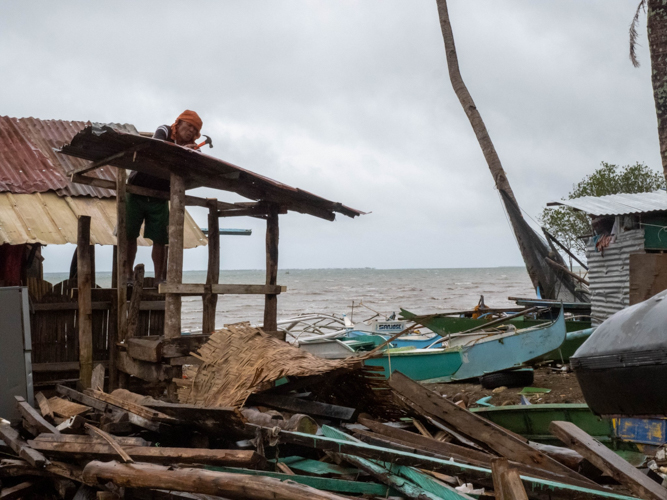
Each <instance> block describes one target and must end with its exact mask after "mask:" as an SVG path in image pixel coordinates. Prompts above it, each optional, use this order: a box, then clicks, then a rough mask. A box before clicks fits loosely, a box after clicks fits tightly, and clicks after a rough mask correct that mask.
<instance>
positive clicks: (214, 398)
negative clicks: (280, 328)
mask: <svg viewBox="0 0 667 500" xmlns="http://www.w3.org/2000/svg"><path fill="white" fill-rule="evenodd" d="M195 356H196V357H197V358H199V359H200V360H201V361H202V362H203V364H202V365H200V366H198V367H191V368H189V369H187V370H184V376H186V377H187V378H188V380H187V381H184V382H185V383H181V384H179V385H181V387H180V388H179V391H178V398H179V400H180V401H181V403H188V404H196V405H200V406H235V407H240V406H242V405H243V404H244V403H245V401H246V399H247V398H248V396H250V394H251V393H252V392H253V391H256V390H260V389H261V388H265V387H267V384H269V383H271V382H275V381H276V380H279V379H281V378H283V377H307V376H312V375H322V374H325V373H327V374H330V373H331V372H334V371H336V372H350V371H353V370H360V369H361V368H362V367H363V359H365V358H364V357H353V358H347V359H323V358H319V357H317V356H314V355H313V354H310V353H309V352H307V351H305V350H302V349H299V348H297V347H294V346H293V345H291V344H288V343H287V342H283V341H282V340H279V339H277V338H275V337H271V336H270V335H267V334H266V333H264V332H263V331H261V330H260V329H259V328H255V327H252V326H250V324H249V323H238V324H235V325H227V328H223V329H221V330H218V331H215V332H213V333H212V334H211V337H210V339H209V341H208V342H207V343H206V344H204V345H203V346H202V347H201V348H200V349H199V352H198V353H197V354H195Z"/></svg>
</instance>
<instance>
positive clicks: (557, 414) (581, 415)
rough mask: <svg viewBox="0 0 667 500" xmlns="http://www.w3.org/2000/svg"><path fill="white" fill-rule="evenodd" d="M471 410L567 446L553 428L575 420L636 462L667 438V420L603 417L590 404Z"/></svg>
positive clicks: (541, 440) (533, 436) (507, 426)
mask: <svg viewBox="0 0 667 500" xmlns="http://www.w3.org/2000/svg"><path fill="white" fill-rule="evenodd" d="M470 411H472V412H473V413H476V414H477V415H480V416H482V417H484V418H486V419H488V420H490V421H492V422H493V423H495V424H498V425H500V426H501V427H504V428H505V429H508V430H510V431H512V432H514V433H516V434H519V435H521V436H523V437H525V438H526V439H529V440H530V441H536V442H538V443H543V444H550V445H554V446H563V443H561V442H560V441H559V440H558V438H556V437H555V436H553V435H551V433H550V432H549V424H550V423H551V422H554V421H565V422H572V423H573V424H575V425H576V426H577V427H579V428H580V429H582V430H583V431H585V432H586V433H588V434H590V435H591V436H593V437H594V438H595V439H597V440H598V441H600V442H601V443H603V444H604V445H605V446H607V447H608V448H610V449H612V450H614V451H615V452H616V453H617V454H618V455H620V456H622V457H623V458H624V459H625V460H627V461H628V462H630V463H632V464H633V465H635V466H638V465H640V464H642V463H643V462H644V460H645V457H646V456H647V455H652V454H654V453H655V450H656V449H657V447H658V446H660V445H661V444H663V443H665V441H666V440H667V434H666V430H667V420H665V419H647V418H643V419H640V418H602V417H598V416H597V415H595V414H594V413H593V412H592V410H591V409H590V408H589V407H588V405H586V404H583V403H582V404H541V405H512V406H492V407H489V408H472V409H471V410H470Z"/></svg>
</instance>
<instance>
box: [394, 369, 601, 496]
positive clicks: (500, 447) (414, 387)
mask: <svg viewBox="0 0 667 500" xmlns="http://www.w3.org/2000/svg"><path fill="white" fill-rule="evenodd" d="M388 382H389V386H390V387H391V388H392V389H393V390H394V392H395V393H396V395H397V396H399V398H400V399H401V400H402V401H405V402H406V403H407V404H409V406H411V407H412V408H414V409H415V410H417V411H419V412H420V413H421V414H426V415H430V416H431V417H435V418H438V419H441V420H443V421H444V422H445V423H446V424H448V425H451V426H452V427H454V428H456V430H457V431H458V432H461V433H462V434H465V435H466V436H470V437H473V438H474V439H475V440H476V441H478V442H482V443H484V444H485V445H486V446H488V447H489V448H490V449H492V450H494V451H495V452H496V453H498V454H500V455H502V456H504V457H505V458H508V459H510V460H513V461H515V462H519V463H523V464H526V465H531V466H537V467H541V468H543V469H545V470H549V471H551V472H555V473H558V474H562V475H563V476H565V477H570V478H572V479H576V480H577V481H580V482H584V483H588V484H590V485H591V486H593V485H595V483H594V482H593V481H591V480H590V479H588V478H586V477H584V476H582V475H581V474H578V473H576V472H574V471H572V470H570V469H569V468H567V467H566V466H564V465H563V464H561V463H559V462H557V461H556V460H554V459H552V458H550V457H548V456H547V455H545V454H544V453H541V452H539V451H537V450H535V449H533V448H532V447H531V446H530V445H529V444H528V441H527V440H526V439H524V438H521V437H520V436H518V435H517V434H514V433H512V432H509V431H507V430H506V429H504V428H503V427H501V426H499V425H496V424H494V423H493V422H490V421H488V420H486V419H484V418H482V417H480V416H479V415H476V414H474V413H472V412H470V411H468V410H465V409H463V408H461V407H459V406H457V405H455V404H454V403H452V402H451V401H449V400H447V399H446V398H443V397H442V396H440V395H439V394H436V393H435V392H433V391H430V390H428V389H426V388H425V387H423V386H422V385H421V384H419V383H417V382H415V381H414V380H412V379H410V378H408V377H406V376H405V375H403V374H402V373H400V372H394V373H393V374H392V376H391V377H390V378H389V381H388Z"/></svg>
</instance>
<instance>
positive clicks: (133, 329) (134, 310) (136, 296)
mask: <svg viewBox="0 0 667 500" xmlns="http://www.w3.org/2000/svg"><path fill="white" fill-rule="evenodd" d="M143 291H144V265H143V264H137V265H136V266H135V267H134V286H133V287H132V298H131V299H130V307H129V310H128V313H127V336H126V337H125V340H126V341H127V339H130V338H132V337H136V335H137V333H138V332H137V330H138V328H139V306H140V305H141V296H142V294H143Z"/></svg>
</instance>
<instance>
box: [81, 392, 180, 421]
mask: <svg viewBox="0 0 667 500" xmlns="http://www.w3.org/2000/svg"><path fill="white" fill-rule="evenodd" d="M84 394H87V395H88V396H92V397H94V398H95V399H99V400H100V401H104V402H105V403H109V404H112V405H114V406H117V407H119V408H122V409H123V410H125V411H129V412H131V413H134V414H136V415H139V416H140V417H143V418H145V419H146V420H152V421H154V422H165V423H168V424H173V423H177V422H178V420H177V419H175V418H174V417H170V416H169V415H166V414H165V413H162V412H160V411H158V410H151V409H150V408H147V407H145V406H143V405H139V404H137V403H133V402H131V401H127V400H125V399H121V398H117V397H115V396H114V395H112V394H107V393H105V392H102V391H95V390H90V389H89V390H87V391H86V392H85V393H84Z"/></svg>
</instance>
